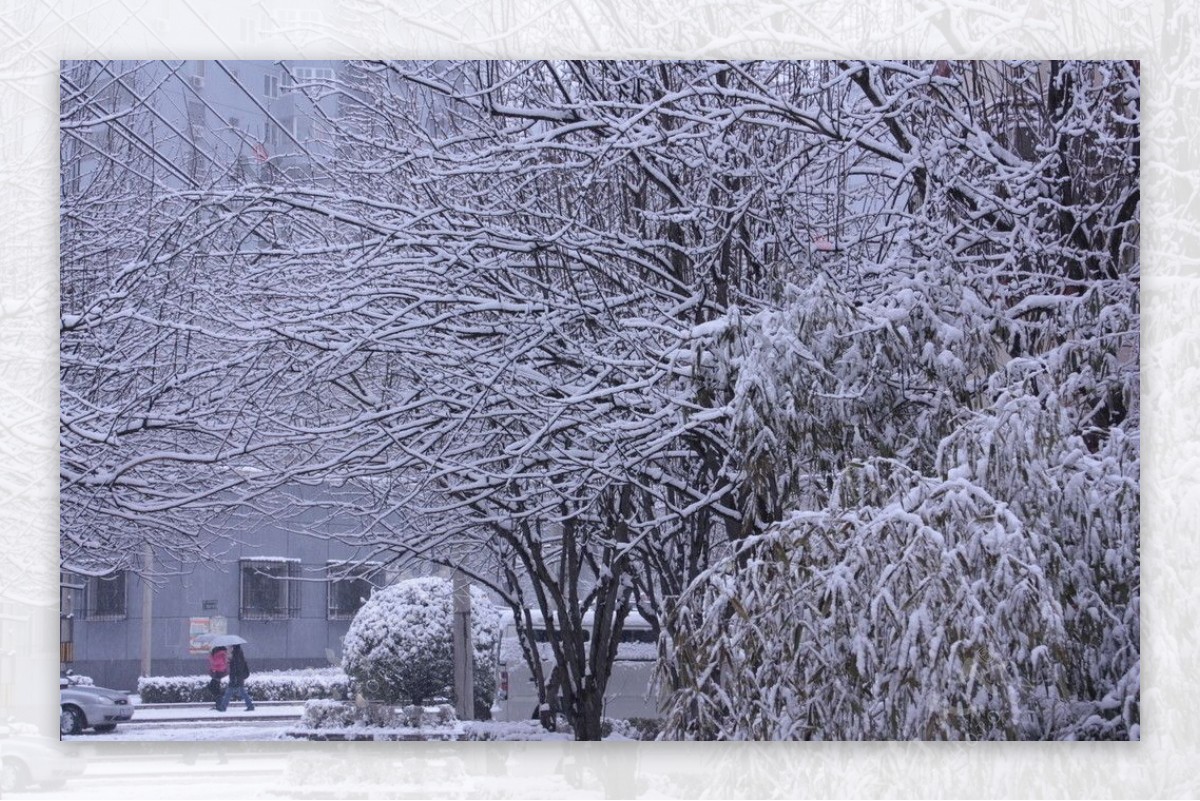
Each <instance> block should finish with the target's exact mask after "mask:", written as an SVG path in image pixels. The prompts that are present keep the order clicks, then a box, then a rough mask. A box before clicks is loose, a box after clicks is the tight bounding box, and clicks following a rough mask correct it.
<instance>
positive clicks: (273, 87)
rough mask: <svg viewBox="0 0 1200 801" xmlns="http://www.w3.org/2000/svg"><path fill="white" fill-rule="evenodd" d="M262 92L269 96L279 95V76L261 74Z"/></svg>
mask: <svg viewBox="0 0 1200 801" xmlns="http://www.w3.org/2000/svg"><path fill="white" fill-rule="evenodd" d="M263 94H264V95H266V96H267V97H270V98H276V97H279V76H278V75H264V76H263Z"/></svg>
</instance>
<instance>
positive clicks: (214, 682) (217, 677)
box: [208, 645, 229, 704]
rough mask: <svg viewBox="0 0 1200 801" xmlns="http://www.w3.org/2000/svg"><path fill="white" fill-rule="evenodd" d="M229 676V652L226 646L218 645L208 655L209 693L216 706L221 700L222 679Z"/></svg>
mask: <svg viewBox="0 0 1200 801" xmlns="http://www.w3.org/2000/svg"><path fill="white" fill-rule="evenodd" d="M228 675H229V652H228V650H227V649H226V648H225V646H224V645H218V646H217V647H216V648H213V649H212V651H211V652H210V653H209V655H208V676H209V679H208V693H209V695H211V696H212V699H213V703H214V704H218V703H219V702H220V700H221V679H223V678H225V677H226V676H228Z"/></svg>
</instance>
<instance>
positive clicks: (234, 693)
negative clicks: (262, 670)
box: [217, 644, 254, 712]
mask: <svg viewBox="0 0 1200 801" xmlns="http://www.w3.org/2000/svg"><path fill="white" fill-rule="evenodd" d="M249 676H250V666H249V665H248V664H247V663H246V655H245V654H243V653H242V646H241V645H240V644H235V645H234V646H233V651H232V652H231V653H230V656H229V685H228V686H227V687H226V688H225V694H224V695H222V696H221V700H220V701H217V709H218V710H220V711H221V712H224V711H225V710H226V709H228V708H229V702H230V701H232V700H234V699H235V698H237V699H241V700H243V701H245V702H246V711H247V712H253V711H254V701H253V700H252V699H251V698H250V693H249V692H247V691H246V679H247V678H248V677H249Z"/></svg>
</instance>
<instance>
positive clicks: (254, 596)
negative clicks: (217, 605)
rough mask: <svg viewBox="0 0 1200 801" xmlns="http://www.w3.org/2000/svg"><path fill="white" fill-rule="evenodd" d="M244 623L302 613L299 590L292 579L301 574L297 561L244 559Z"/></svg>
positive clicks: (242, 612) (241, 607)
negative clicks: (245, 621)
mask: <svg viewBox="0 0 1200 801" xmlns="http://www.w3.org/2000/svg"><path fill="white" fill-rule="evenodd" d="M240 566H241V576H242V581H241V584H242V600H241V606H240V612H239V617H240V618H241V619H242V620H280V619H285V618H289V617H296V616H298V615H299V614H300V588H299V585H298V584H297V583H296V582H293V581H292V579H294V578H296V577H297V576H298V575H299V572H300V571H299V568H300V563H299V562H298V561H297V560H295V559H282V558H279V559H275V558H266V559H243V560H242V561H241V563H240Z"/></svg>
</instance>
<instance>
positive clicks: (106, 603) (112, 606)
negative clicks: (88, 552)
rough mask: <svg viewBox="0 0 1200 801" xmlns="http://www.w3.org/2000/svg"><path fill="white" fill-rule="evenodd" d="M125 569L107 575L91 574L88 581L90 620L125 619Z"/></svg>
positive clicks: (88, 612) (88, 613)
mask: <svg viewBox="0 0 1200 801" xmlns="http://www.w3.org/2000/svg"><path fill="white" fill-rule="evenodd" d="M125 576H126V573H125V571H124V570H121V571H118V572H116V573H110V574H108V575H107V576H90V577H89V578H88V581H87V589H86V590H85V592H86V593H87V618H88V620H124V619H125V617H126V614H127V611H126V596H125V583H126V582H125Z"/></svg>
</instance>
